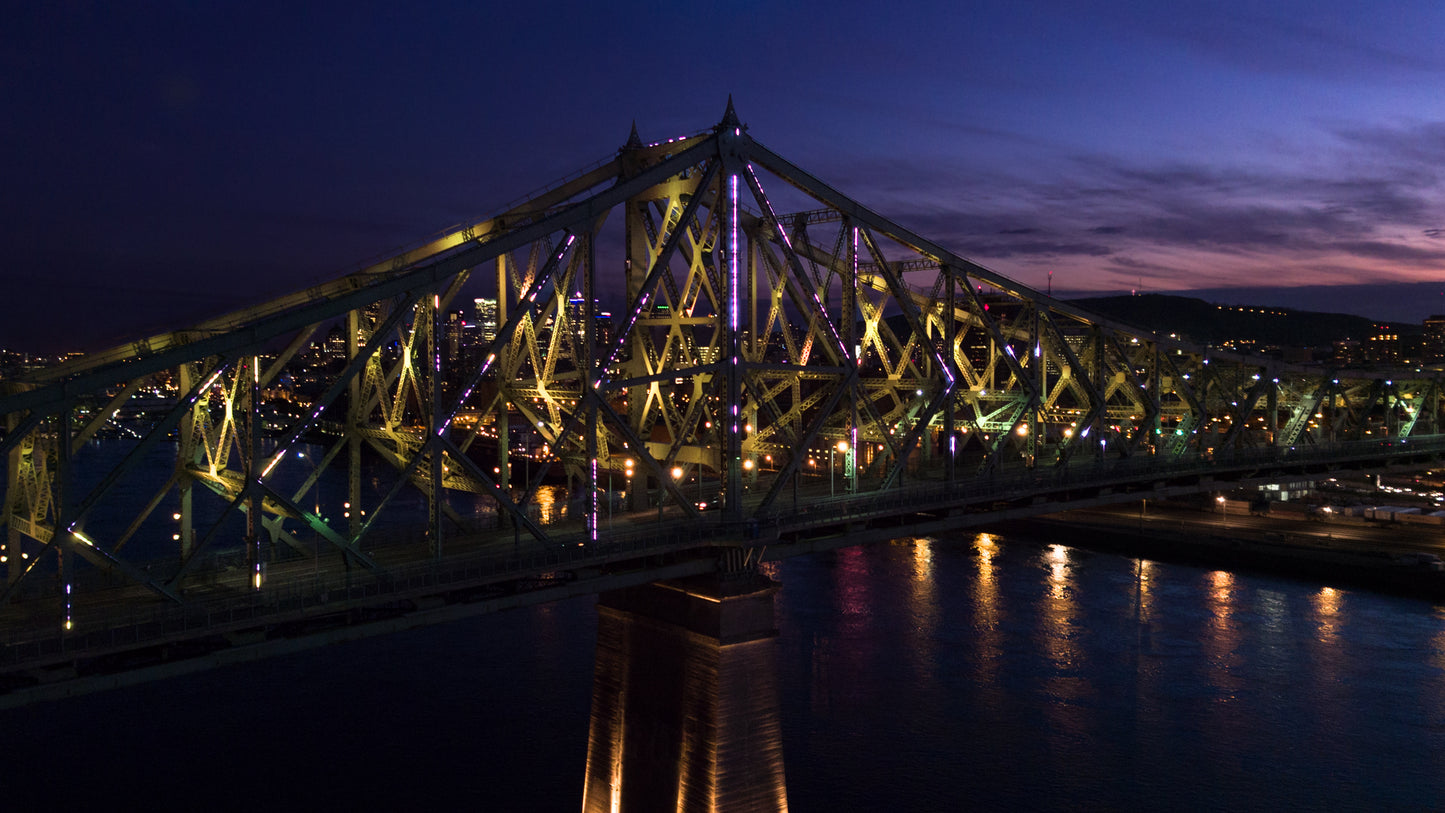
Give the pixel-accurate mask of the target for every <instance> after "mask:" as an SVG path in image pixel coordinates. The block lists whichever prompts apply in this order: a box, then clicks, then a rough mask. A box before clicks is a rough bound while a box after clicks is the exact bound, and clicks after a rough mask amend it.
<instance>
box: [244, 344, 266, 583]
mask: <svg viewBox="0 0 1445 813" xmlns="http://www.w3.org/2000/svg"><path fill="white" fill-rule="evenodd" d="M259 362H260V359H258V358H257V357H255V356H252V357H251V370H250V373H251V381H250V383H249V384H248V385H247V387H246V393H247V395H246V424H245V425H246V441H245V466H246V492H247V497H246V550H247V551H248V552H249V553H248V555H247V560H248V561H247V564H248V565H250V568H251V589H253V590H260V589H261V584H262V582H263V581H264V579H265V575H264V571H265V560H266V556H265V554H264V552H263V551H262V542H261V489H260V488H259V487H258V483H259V481H260V479H261V469H260V465H259V463H260V458H261V425H260V421H259V420H258V419H257V415H256V408H257V406H258V402H259V401H260V396H261V367H260V364H259ZM238 374H239V375H245V374H246V365H245V364H242V365H241V369H240V371H239V373H238Z"/></svg>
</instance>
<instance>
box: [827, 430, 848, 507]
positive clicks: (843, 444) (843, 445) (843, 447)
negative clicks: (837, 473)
mask: <svg viewBox="0 0 1445 813" xmlns="http://www.w3.org/2000/svg"><path fill="white" fill-rule="evenodd" d="M835 450H836V451H838V452H842V453H843V454H844V455H846V454H848V441H846V440H840V441H838V445H836V446H829V447H828V496H829V497H833V496H836V495H837V492H835V491H834V490H833V452H834V451H835ZM847 461H848V458H847V457H844V458H843V462H845V463H846V462H847ZM845 476H846V475H845ZM845 482H846V481H845Z"/></svg>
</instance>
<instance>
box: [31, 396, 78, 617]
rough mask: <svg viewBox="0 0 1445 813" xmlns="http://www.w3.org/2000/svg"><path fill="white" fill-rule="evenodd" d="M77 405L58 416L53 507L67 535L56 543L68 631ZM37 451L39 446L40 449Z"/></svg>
mask: <svg viewBox="0 0 1445 813" xmlns="http://www.w3.org/2000/svg"><path fill="white" fill-rule="evenodd" d="M74 408H75V405H74V404H72V403H71V402H69V401H67V402H66V403H65V404H63V405H62V406H61V408H60V414H59V415H57V416H56V419H55V475H54V480H53V482H54V489H55V492H54V493H55V505H54V507H53V508H52V509H51V511H52V515H53V516H54V517H55V520H56V522H55V531H54V533H57V534H62V535H64V536H63V537H62V539H61V540H60V544H58V545H56V551H55V552H56V571H57V572H56V575H57V576H58V577H59V586H60V590H61V594H60V599H61V601H62V602H63V603H64V610H65V623H64V627H65V629H66V631H69V630H70V626H71V624H70V601H71V595H72V591H73V590H74V589H75V588H74V584H75V545H76V543H77V542H78V537H77V535H76V534H74V533H73V532H71V528H70V526H71V518H70V511H71V506H70V422H71V411H72V410H73V409H74ZM37 451H38V450H37Z"/></svg>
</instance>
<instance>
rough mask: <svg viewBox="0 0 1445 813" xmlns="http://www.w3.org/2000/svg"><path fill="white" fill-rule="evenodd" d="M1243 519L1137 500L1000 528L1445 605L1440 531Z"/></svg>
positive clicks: (1294, 517) (1292, 517) (1298, 517)
mask: <svg viewBox="0 0 1445 813" xmlns="http://www.w3.org/2000/svg"><path fill="white" fill-rule="evenodd" d="M1234 505H1239V506H1240V508H1243V506H1242V504H1234ZM1226 510H1228V508H1226ZM1239 513H1240V514H1241V515H1239V516H1233V517H1230V516H1228V514H1226V513H1223V512H1219V513H1209V512H1205V511H1202V510H1200V508H1199V506H1197V505H1190V504H1181V503H1169V502H1165V503H1149V504H1148V505H1147V506H1144V507H1141V506H1140V505H1139V504H1138V503H1134V504H1132V505H1131V506H1125V507H1119V508H1113V509H1096V510H1082V511H1066V512H1061V513H1059V514H1052V515H1049V516H1047V517H1039V518H1035V519H1028V520H1016V521H1010V522H1006V523H1000V524H999V525H997V526H995V528H996V530H998V531H1000V532H1002V533H1005V534H1011V533H1012V534H1017V535H1020V536H1028V537H1031V538H1034V539H1039V540H1045V541H1052V540H1057V541H1058V543H1059V544H1067V545H1072V546H1077V547H1082V548H1087V549H1090V550H1097V551H1102V552H1109V553H1118V554H1122V555H1125V556H1131V557H1141V558H1145V559H1152V560H1156V561H1161V562H1171V563H1177V564H1187V565H1195V566H1201V567H1217V568H1222V569H1244V570H1251V571H1255V572H1261V573H1269V574H1272V575H1282V576H1290V577H1296V578H1299V579H1305V580H1311V581H1318V582H1322V583H1324V584H1326V585H1329V586H1336V587H1346V588H1348V587H1354V588H1363V589H1368V590H1376V591H1380V592H1386V593H1392V594H1396V595H1406V596H1413V597H1418V598H1425V599H1429V600H1431V601H1434V602H1437V603H1445V569H1442V564H1441V559H1442V558H1445V548H1442V545H1441V541H1440V536H1441V534H1440V532H1439V531H1438V530H1435V531H1428V530H1426V529H1424V528H1422V527H1419V526H1409V525H1403V524H1399V523H1375V522H1370V521H1365V520H1359V519H1353V518H1351V519H1348V520H1346V519H1340V518H1335V519H1333V520H1331V521H1329V522H1321V521H1318V520H1315V519H1312V518H1309V517H1306V516H1305V515H1303V514H1294V513H1288V514H1285V515H1284V516H1268V517H1261V516H1249V515H1247V514H1246V513H1245V512H1244V511H1243V510H1241V511H1240V512H1239Z"/></svg>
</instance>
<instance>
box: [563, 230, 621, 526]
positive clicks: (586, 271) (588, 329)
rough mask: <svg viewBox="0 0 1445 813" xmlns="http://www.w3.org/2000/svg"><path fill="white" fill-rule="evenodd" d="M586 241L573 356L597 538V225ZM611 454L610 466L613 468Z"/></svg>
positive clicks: (589, 517) (591, 520) (590, 508)
mask: <svg viewBox="0 0 1445 813" xmlns="http://www.w3.org/2000/svg"><path fill="white" fill-rule="evenodd" d="M583 239H584V240H585V241H586V245H585V246H583V251H584V252H585V253H584V254H583V260H582V262H583V267H582V324H581V325H580V327H581V330H580V331H579V330H578V329H577V328H578V327H579V326H576V325H574V326H573V328H572V332H573V335H575V336H578V337H579V338H578V341H579V342H580V343H581V347H580V348H578V354H577V355H578V356H579V358H577V359H575V360H574V363H575V364H576V365H577V369H579V370H580V371H581V372H582V386H581V388H580V391H579V394H580V395H581V399H580V403H579V406H580V408H581V409H583V410H585V411H586V413H587V459H586V461H585V468H586V478H587V501H586V502H585V503H584V505H585V506H586V510H587V541H588V542H591V543H596V542H597V533H598V527H597V526H598V521H597V520H598V516H597V513H598V512H597V451H598V446H597V429H598V427H597V410H598V406H597V399H598V398H599V397H601V396H600V395H599V393H598V392H597V380H598V378H599V377H600V371H599V370H598V369H597V367H596V360H595V356H596V348H597V337H596V335H595V333H596V329H597V328H596V325H597V314H596V311H597V307H596V303H595V302H594V301H593V296H594V291H593V282H594V276H595V269H596V267H597V228H596V227H595V226H594V227H593V229H592V230H591V231H590V232H588V233H587V236H586V237H584V238H583ZM611 467H612V466H611V460H610V455H609V460H608V468H609V469H611ZM607 500H608V506H609V510H610V507H611V504H612V490H611V489H610V488H609V489H608V490H607Z"/></svg>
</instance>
